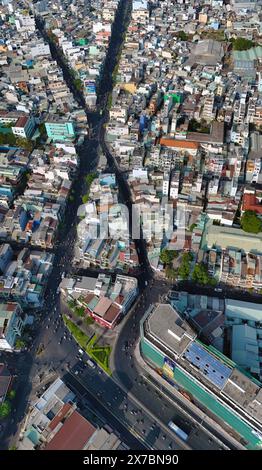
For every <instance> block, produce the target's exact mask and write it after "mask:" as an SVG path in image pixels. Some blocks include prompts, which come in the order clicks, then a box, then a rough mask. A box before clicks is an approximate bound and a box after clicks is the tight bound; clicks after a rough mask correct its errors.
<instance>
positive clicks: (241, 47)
mask: <svg viewBox="0 0 262 470" xmlns="http://www.w3.org/2000/svg"><path fill="white" fill-rule="evenodd" d="M231 42H232V44H233V49H234V50H235V51H247V50H248V49H251V47H253V46H254V45H255V44H254V42H253V41H250V39H246V38H236V39H235V38H233V39H232V41H231Z"/></svg>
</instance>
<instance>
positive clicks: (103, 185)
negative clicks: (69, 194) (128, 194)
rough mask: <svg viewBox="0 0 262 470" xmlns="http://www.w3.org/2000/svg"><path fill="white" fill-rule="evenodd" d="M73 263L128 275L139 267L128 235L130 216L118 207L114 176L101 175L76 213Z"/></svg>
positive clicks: (120, 206)
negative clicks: (79, 219) (78, 218)
mask: <svg viewBox="0 0 262 470" xmlns="http://www.w3.org/2000/svg"><path fill="white" fill-rule="evenodd" d="M79 215H80V217H81V218H82V220H81V222H80V223H79V225H78V231H77V232H78V239H77V244H76V247H75V263H76V265H77V266H78V267H84V268H86V267H100V268H103V269H114V270H115V271H117V270H121V271H125V272H129V271H131V270H133V269H135V268H136V267H137V265H138V256H137V253H136V249H135V245H134V242H133V241H132V240H131V238H130V235H129V214H128V212H127V211H126V210H125V208H123V206H122V205H121V204H120V203H119V193H118V185H117V182H116V177H115V174H107V173H101V174H100V175H99V176H98V177H97V178H95V179H94V180H93V182H92V183H91V186H90V188H89V194H88V202H87V203H85V204H84V205H83V207H81V209H79Z"/></svg>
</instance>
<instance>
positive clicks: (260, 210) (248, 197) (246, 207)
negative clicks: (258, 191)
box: [242, 194, 262, 214]
mask: <svg viewBox="0 0 262 470" xmlns="http://www.w3.org/2000/svg"><path fill="white" fill-rule="evenodd" d="M242 210H243V211H255V212H256V213H257V214H262V205H261V204H259V201H258V199H257V197H256V195H255V194H244V196H243V202H242Z"/></svg>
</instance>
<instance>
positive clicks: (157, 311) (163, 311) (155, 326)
mask: <svg viewBox="0 0 262 470" xmlns="http://www.w3.org/2000/svg"><path fill="white" fill-rule="evenodd" d="M147 325H148V330H149V332H150V333H151V334H152V335H153V336H154V337H155V339H156V340H158V341H160V342H161V343H163V344H164V345H165V347H167V348H169V349H170V350H171V351H173V352H174V353H175V354H176V355H179V356H180V355H181V354H182V353H183V352H184V351H185V349H186V348H187V346H188V345H189V344H190V343H191V341H192V340H193V339H194V338H195V337H196V334H195V332H194V330H193V329H192V328H191V327H190V326H189V325H188V323H187V322H185V321H184V320H183V319H182V318H181V317H180V315H179V314H178V313H177V311H176V310H175V309H174V308H173V307H171V305H166V304H157V305H156V306H155V308H154V309H153V310H152V313H150V315H149V316H148V318H147Z"/></svg>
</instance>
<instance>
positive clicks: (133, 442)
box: [62, 373, 146, 450]
mask: <svg viewBox="0 0 262 470" xmlns="http://www.w3.org/2000/svg"><path fill="white" fill-rule="evenodd" d="M62 379H63V381H64V382H65V384H66V385H68V386H69V387H70V388H71V389H72V390H73V391H74V392H75V393H76V394H77V395H78V397H80V398H81V399H82V403H83V398H85V397H86V398H87V399H88V402H89V403H91V405H92V406H93V408H94V411H97V412H98V413H99V414H100V415H102V416H103V417H104V418H105V419H106V422H107V423H108V424H109V425H110V426H111V427H112V428H113V429H114V430H116V431H117V432H118V433H119V434H120V438H121V440H122V441H123V442H125V443H126V444H127V445H128V446H129V447H130V448H131V449H133V450H144V449H145V448H146V447H145V446H144V445H143V443H142V442H141V441H140V440H139V439H138V438H135V437H134V436H133V435H132V433H131V432H129V430H128V429H127V428H126V427H125V426H123V425H122V424H121V423H120V422H119V421H118V420H117V419H116V418H115V417H114V416H113V415H112V413H111V412H110V411H108V409H107V408H106V407H105V406H103V405H102V404H101V403H100V401H98V399H96V398H95V397H94V395H93V394H92V393H90V391H89V390H88V388H85V387H83V385H82V384H80V383H79V381H78V380H77V379H76V378H75V377H73V376H72V375H71V374H69V373H68V374H66V375H64V376H63V378H62Z"/></svg>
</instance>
